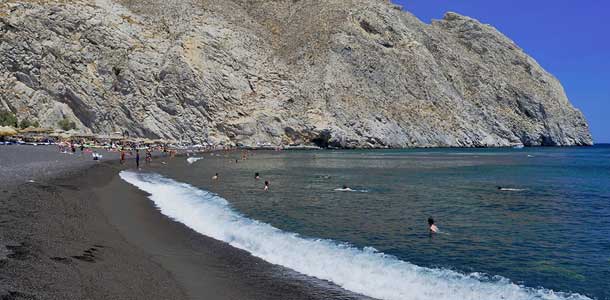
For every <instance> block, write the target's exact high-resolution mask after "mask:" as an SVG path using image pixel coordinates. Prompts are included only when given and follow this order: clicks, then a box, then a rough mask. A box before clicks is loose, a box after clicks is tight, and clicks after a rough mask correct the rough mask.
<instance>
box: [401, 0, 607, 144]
mask: <svg viewBox="0 0 610 300" xmlns="http://www.w3.org/2000/svg"><path fill="white" fill-rule="evenodd" d="M392 1H393V2H394V3H397V4H400V5H402V6H403V7H404V9H405V10H408V11H410V12H411V13H413V14H415V15H416V16H417V17H418V18H419V19H421V20H422V21H424V22H426V23H429V22H430V20H432V19H441V18H442V17H443V14H444V13H445V12H446V11H454V12H457V13H460V14H463V15H467V16H470V17H473V18H475V19H478V20H480V21H481V22H483V23H488V24H491V25H493V26H494V27H496V28H498V29H499V30H500V31H501V32H502V33H504V34H505V35H507V36H508V37H509V38H511V39H512V40H514V41H515V42H516V43H517V44H518V45H519V46H520V47H521V48H523V49H524V50H525V51H526V52H527V53H528V54H530V55H531V56H533V57H534V58H535V59H536V60H537V61H538V62H539V63H540V64H541V65H542V66H543V67H544V68H545V69H546V70H547V71H549V72H550V73H552V74H553V75H555V76H556V77H557V78H559V80H560V81H561V83H562V84H563V86H564V88H565V90H566V93H567V94H568V97H569V98H570V101H571V102H572V104H574V106H576V107H577V108H579V109H580V110H582V111H583V112H584V114H585V116H586V117H587V120H588V121H589V125H590V126H591V132H592V133H593V139H594V140H595V142H596V143H601V142H605V143H610V16H609V15H608V12H610V1H607V0H580V1H575V0H506V1H501V0H498V1H496V0H392Z"/></svg>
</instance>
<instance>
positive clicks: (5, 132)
mask: <svg viewBox="0 0 610 300" xmlns="http://www.w3.org/2000/svg"><path fill="white" fill-rule="evenodd" d="M16 134H17V130H15V128H13V127H10V126H0V136H13V135H16Z"/></svg>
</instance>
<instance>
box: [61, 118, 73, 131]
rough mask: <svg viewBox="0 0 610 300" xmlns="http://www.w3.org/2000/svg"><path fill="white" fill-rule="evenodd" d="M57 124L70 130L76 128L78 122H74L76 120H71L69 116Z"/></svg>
mask: <svg viewBox="0 0 610 300" xmlns="http://www.w3.org/2000/svg"><path fill="white" fill-rule="evenodd" d="M57 125H59V127H60V128H61V129H62V130H66V131H68V130H70V129H76V123H74V121H70V120H68V119H67V118H63V119H62V120H61V121H59V122H57Z"/></svg>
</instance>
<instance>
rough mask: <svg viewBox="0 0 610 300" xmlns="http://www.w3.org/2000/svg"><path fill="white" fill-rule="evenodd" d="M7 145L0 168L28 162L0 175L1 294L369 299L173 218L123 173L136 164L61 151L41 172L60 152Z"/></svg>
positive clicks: (1, 151) (0, 156)
mask: <svg viewBox="0 0 610 300" xmlns="http://www.w3.org/2000/svg"><path fill="white" fill-rule="evenodd" d="M10 147H13V146H10ZM10 147H7V148H0V166H2V165H3V164H4V165H5V166H6V165H9V164H8V163H6V161H5V160H6V159H8V158H10V159H12V160H11V164H12V165H13V166H14V167H13V168H23V166H27V168H30V169H28V170H20V171H19V172H17V174H25V175H19V176H16V177H15V176H12V174H7V173H8V172H5V171H4V169H3V172H2V177H4V178H7V177H11V176H12V177H11V178H12V179H11V180H10V181H8V180H5V181H4V182H3V183H2V184H0V298H1V299H295V300H298V299H364V297H361V296H359V295H355V294H352V293H349V292H346V291H344V290H343V289H341V288H339V287H337V286H335V285H333V284H330V283H328V282H325V281H322V280H317V279H313V278H309V277H307V276H303V275H300V274H298V273H296V272H294V271H291V270H288V269H286V268H283V267H280V266H275V265H272V264H269V263H266V262H264V261H262V260H261V259H258V258H255V257H252V256H251V255H249V254H248V253H246V252H244V251H241V250H238V249H235V248H233V247H231V246H229V245H228V244H226V243H223V242H219V241H216V240H213V239H211V238H207V237H205V236H202V235H200V234H198V233H196V232H194V231H192V230H191V229H189V228H188V227H186V226H184V225H182V224H180V223H177V222H174V221H172V220H170V219H169V218H167V217H165V216H164V215H162V214H161V213H159V212H158V211H157V210H156V209H155V207H153V204H152V202H151V201H149V200H148V199H147V198H146V195H145V194H144V193H143V192H141V191H139V190H137V189H136V188H135V187H133V186H131V185H129V184H127V183H125V182H123V181H122V180H121V179H120V178H119V176H118V172H119V171H120V170H121V169H123V168H130V167H131V168H133V167H134V166H132V164H134V163H133V162H131V161H129V162H128V164H126V165H125V166H122V165H120V164H118V162H116V161H104V162H102V163H95V162H94V163H91V162H87V161H82V162H81V161H79V160H78V159H74V158H72V159H71V158H67V159H65V157H59V158H58V159H57V160H58V162H55V163H51V164H50V165H44V164H43V166H45V168H46V169H47V170H51V171H49V172H39V171H36V169H38V168H39V167H38V165H37V164H36V163H33V162H32V161H34V162H35V161H37V159H38V157H42V158H43V159H42V161H44V160H45V159H44V158H45V157H47V156H46V155H54V154H53V153H50V152H45V151H54V149H50V150H49V149H44V148H45V147H41V148H35V147H31V148H30V149H27V150H23V149H25V148H17V147H28V146H14V147H15V148H10ZM46 148H50V147H46ZM7 149H8V150H7ZM5 150H7V151H5ZM11 151H19V153H13V152H11ZM9 152H10V153H9ZM26 153H27V154H26ZM32 153H33V154H32ZM30 154H31V159H30V157H29V156H28V155H30ZM57 154H58V155H64V156H65V154H59V153H57ZM16 157H17V158H16ZM19 159H20V160H21V162H22V163H19ZM176 159H181V158H176ZM3 161H4V162H3ZM38 161H41V160H38ZM161 161H167V163H171V159H169V158H159V159H155V161H154V162H153V164H152V165H150V166H145V168H149V169H153V170H154V169H155V168H162V167H163V165H162V164H161V163H160V162H161ZM29 177H33V178H35V181H36V182H34V183H28V182H27V180H29Z"/></svg>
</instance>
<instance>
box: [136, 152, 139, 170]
mask: <svg viewBox="0 0 610 300" xmlns="http://www.w3.org/2000/svg"><path fill="white" fill-rule="evenodd" d="M136 168H138V170H139V169H140V150H139V149H136Z"/></svg>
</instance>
